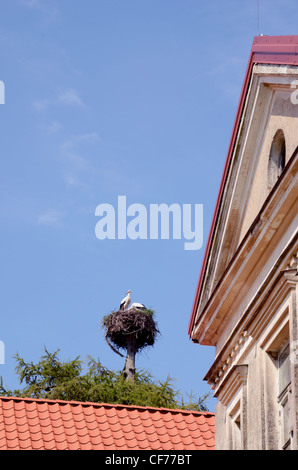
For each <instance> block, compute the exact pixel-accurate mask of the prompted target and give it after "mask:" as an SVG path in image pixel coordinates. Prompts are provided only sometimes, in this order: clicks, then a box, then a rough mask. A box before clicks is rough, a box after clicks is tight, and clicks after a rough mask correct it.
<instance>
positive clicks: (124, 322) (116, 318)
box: [102, 309, 159, 356]
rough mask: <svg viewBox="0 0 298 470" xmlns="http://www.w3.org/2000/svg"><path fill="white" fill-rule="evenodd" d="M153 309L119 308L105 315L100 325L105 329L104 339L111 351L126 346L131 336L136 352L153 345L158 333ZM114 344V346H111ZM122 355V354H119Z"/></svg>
mask: <svg viewBox="0 0 298 470" xmlns="http://www.w3.org/2000/svg"><path fill="white" fill-rule="evenodd" d="M153 317H154V311H153V310H149V309H142V310H140V309H129V310H119V311H116V312H112V313H111V314H110V315H106V316H105V317H104V318H103V319H102V325H103V327H104V328H105V330H106V335H105V338H106V341H107V343H108V344H109V346H111V348H112V349H113V351H115V348H116V351H115V352H117V353H118V354H120V353H119V352H118V350H119V349H126V348H127V341H131V340H132V337H133V341H134V347H135V350H136V352H138V351H141V350H142V349H143V348H145V347H146V346H153V344H154V342H155V339H156V336H157V335H158V334H159V330H158V328H157V323H156V322H155V320H154V318H153ZM110 341H111V343H112V345H111V343H110ZM113 346H115V348H114V347H113ZM120 355H121V356H122V354H120Z"/></svg>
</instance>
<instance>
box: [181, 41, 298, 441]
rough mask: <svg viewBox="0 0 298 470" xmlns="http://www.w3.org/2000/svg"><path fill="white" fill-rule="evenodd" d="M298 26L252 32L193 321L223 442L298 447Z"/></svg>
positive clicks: (217, 430)
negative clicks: (206, 358) (204, 349)
mask: <svg viewBox="0 0 298 470" xmlns="http://www.w3.org/2000/svg"><path fill="white" fill-rule="evenodd" d="M297 170H298V36H286V37H285V36H283V37H279V36H274V37H270V36H259V37H256V38H255V39H254V41H253V46H252V50H251V54H250V58H249V63H248V67H247V72H246V76H245V80H244V84H243V88H242V92H241V97H240V102H239V107H238V111H237V115H236V119H235V124H234V128H233V132H232V137H231V142H230V147H229V151H228V155H227V160H226V165H225V169H224V174H223V178H222V182H221V186H220V191H219V195H218V199H217V204H216V208H215V213H214V217H213V221H212V226H211V230H210V235H209V239H208V242H207V247H206V252H205V257H204V261H203V265H202V269H201V274H200V278H199V282H198V287H197V291H196V295H195V300H194V304H193V310H192V314H191V319H190V324H189V335H190V337H191V339H192V340H193V341H194V342H199V343H200V344H203V345H213V346H215V351H216V353H215V360H214V363H213V364H212V366H211V368H210V370H209V371H208V372H207V371H206V372H207V374H206V377H205V379H206V380H207V381H208V383H209V384H210V385H211V387H212V389H213V390H214V395H215V397H216V398H217V400H218V402H217V405H216V410H215V442H216V449H264V450H265V449H268V450H269V449H287V450H288V449H298V434H297V432H298V429H297V428H298V230H297V227H298V178H297V173H298V172H297Z"/></svg>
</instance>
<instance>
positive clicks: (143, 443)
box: [0, 397, 214, 450]
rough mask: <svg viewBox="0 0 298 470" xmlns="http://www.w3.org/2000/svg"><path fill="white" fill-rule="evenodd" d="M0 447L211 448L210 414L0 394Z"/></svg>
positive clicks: (211, 416)
mask: <svg viewBox="0 0 298 470" xmlns="http://www.w3.org/2000/svg"><path fill="white" fill-rule="evenodd" d="M0 449H1V450H7V449H16V450H17V449H46V450H55V449H57V450H65V449H69V450H79V449H80V450H92V449H94V450H95V449H96V450H139V449H141V450H198V449H210V450H211V449H214V414H213V413H199V412H193V411H182V410H171V409H164V408H152V407H142V406H125V405H110V404H106V403H79V402H66V401H60V400H58V401H55V400H42V399H40V400H37V399H30V398H14V397H0Z"/></svg>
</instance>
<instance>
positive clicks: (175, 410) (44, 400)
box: [0, 396, 215, 416]
mask: <svg viewBox="0 0 298 470" xmlns="http://www.w3.org/2000/svg"><path fill="white" fill-rule="evenodd" d="M0 400H14V401H15V400H17V401H29V402H37V403H58V404H64V405H65V404H70V405H82V406H94V407H110V408H130V409H143V410H149V411H150V410H152V411H160V412H171V413H184V414H188V415H191V414H195V415H203V416H208V415H210V416H214V415H215V414H214V413H212V412H210V411H195V410H182V409H179V408H164V407H154V406H142V405H124V404H122V403H105V402H89V401H77V400H55V399H49V398H31V397H14V396H0Z"/></svg>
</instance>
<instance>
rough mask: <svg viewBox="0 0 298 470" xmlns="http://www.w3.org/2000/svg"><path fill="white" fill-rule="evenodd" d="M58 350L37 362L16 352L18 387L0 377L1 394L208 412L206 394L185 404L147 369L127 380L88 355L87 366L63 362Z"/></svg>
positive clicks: (170, 381) (169, 383)
mask: <svg viewBox="0 0 298 470" xmlns="http://www.w3.org/2000/svg"><path fill="white" fill-rule="evenodd" d="M58 353H59V350H58V351H55V352H54V353H50V352H48V351H47V350H46V349H45V354H44V355H43V356H42V357H41V358H40V360H39V362H38V363H37V364H34V363H33V362H25V361H24V359H22V358H21V357H20V356H19V355H18V354H17V355H16V356H15V358H16V362H17V366H16V372H17V374H18V376H19V380H20V384H24V387H23V388H21V389H19V390H6V389H5V388H4V386H3V380H2V378H0V395H1V396H15V397H27V398H46V399H52V400H69V401H71V400H75V401H82V402H85V401H88V402H95V403H114V404H116V403H117V404H124V405H138V406H153V407H164V408H179V409H188V410H196V411H207V410H208V409H207V407H206V403H205V402H206V399H207V398H208V395H209V394H206V395H205V396H203V397H199V398H198V399H193V397H192V396H191V397H190V400H189V402H188V403H185V402H184V400H183V398H181V395H180V393H179V391H177V390H175V389H174V388H173V385H172V380H171V379H170V378H167V380H165V381H164V382H162V381H156V380H154V378H153V377H152V376H151V375H150V373H148V372H146V371H139V372H138V371H137V372H136V374H135V380H134V381H127V380H125V377H124V375H123V373H122V372H113V371H111V370H108V369H107V368H106V367H104V366H103V365H102V364H101V363H100V361H96V360H94V359H93V358H91V357H89V358H88V362H87V368H86V370H84V364H83V362H82V361H81V360H80V358H79V357H77V358H75V359H74V360H72V361H68V362H62V361H61V360H60V358H59V356H58Z"/></svg>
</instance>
